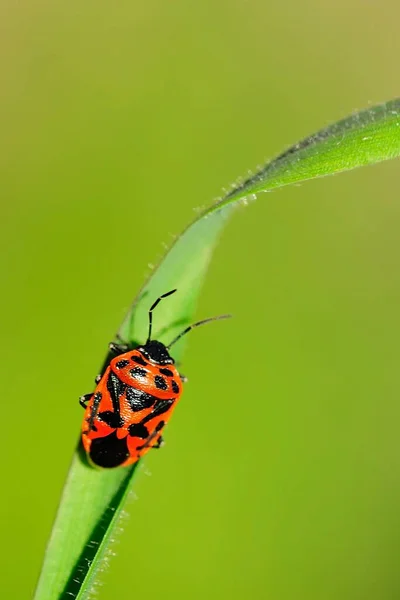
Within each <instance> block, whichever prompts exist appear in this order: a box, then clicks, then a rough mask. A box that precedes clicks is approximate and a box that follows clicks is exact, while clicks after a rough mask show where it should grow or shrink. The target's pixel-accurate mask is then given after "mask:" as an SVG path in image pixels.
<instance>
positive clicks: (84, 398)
mask: <svg viewBox="0 0 400 600" xmlns="http://www.w3.org/2000/svg"><path fill="white" fill-rule="evenodd" d="M92 398H93V392H92V393H91V394H84V395H83V396H81V397H80V398H79V404H80V405H81V406H82V408H86V407H87V403H88V402H89V400H91V399H92Z"/></svg>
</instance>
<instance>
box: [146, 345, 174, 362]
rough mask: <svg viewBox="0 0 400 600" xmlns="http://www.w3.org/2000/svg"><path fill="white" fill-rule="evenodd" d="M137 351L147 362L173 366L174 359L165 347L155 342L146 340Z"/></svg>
mask: <svg viewBox="0 0 400 600" xmlns="http://www.w3.org/2000/svg"><path fill="white" fill-rule="evenodd" d="M139 350H140V352H141V353H142V354H143V355H144V356H145V357H146V358H147V359H148V360H152V361H154V362H156V363H158V364H160V365H173V364H174V359H173V358H172V357H171V356H170V354H169V352H168V349H167V347H166V346H164V344H162V343H161V342H157V340H148V341H147V342H146V343H145V345H144V346H141V347H140V348H139Z"/></svg>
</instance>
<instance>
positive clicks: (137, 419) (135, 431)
mask: <svg viewBox="0 0 400 600" xmlns="http://www.w3.org/2000/svg"><path fill="white" fill-rule="evenodd" d="M175 292H176V290H172V291H170V292H167V293H166V294H163V295H162V296H160V297H159V298H157V300H156V301H155V302H154V303H153V305H152V306H151V307H150V310H149V334H148V337H147V341H146V343H145V344H143V345H140V346H134V347H133V346H130V345H129V344H110V350H111V352H112V353H113V354H115V356H114V357H113V358H112V359H111V360H110V361H109V363H108V365H107V366H106V368H105V370H104V373H103V374H102V375H101V376H99V377H98V378H97V379H96V383H97V386H96V389H95V391H94V392H93V393H92V394H86V395H85V396H82V397H81V398H80V400H79V401H80V404H81V405H82V406H83V407H84V408H85V416H84V419H83V424H82V443H83V447H84V449H85V451H86V453H87V456H88V459H89V461H90V463H92V464H93V465H95V466H97V467H102V468H112V467H118V466H128V465H132V464H134V463H135V462H137V461H138V460H139V458H141V457H142V456H143V455H144V454H146V452H148V451H149V450H150V448H159V447H160V446H161V444H162V441H163V440H162V435H161V432H162V430H163V428H164V426H165V425H166V423H167V422H168V419H169V418H170V417H171V414H172V412H173V410H174V409H175V406H176V405H177V403H178V401H179V400H180V397H181V395H182V387H183V383H184V378H183V377H182V376H181V375H179V373H178V371H177V369H176V367H175V364H174V359H173V358H172V356H171V355H170V353H169V350H170V348H171V346H173V345H174V344H175V343H176V342H177V341H178V340H179V339H180V338H181V337H182V336H183V335H186V333H188V332H189V331H191V330H192V329H194V328H195V327H198V326H199V325H204V324H205V323H209V322H210V321H215V320H218V319H225V318H227V317H229V316H230V315H221V316H219V317H212V318H210V319H204V320H202V321H198V322H197V323H194V324H193V325H190V326H189V327H187V328H186V329H184V331H182V332H181V333H180V334H179V335H178V336H177V337H176V338H175V339H173V340H172V342H171V343H170V344H168V345H167V346H165V345H164V344H163V343H161V342H159V341H157V340H152V339H151V333H152V323H153V310H154V309H155V308H156V306H157V305H158V304H159V302H160V301H161V300H162V299H163V298H166V297H167V296H170V295H171V294H173V293H175Z"/></svg>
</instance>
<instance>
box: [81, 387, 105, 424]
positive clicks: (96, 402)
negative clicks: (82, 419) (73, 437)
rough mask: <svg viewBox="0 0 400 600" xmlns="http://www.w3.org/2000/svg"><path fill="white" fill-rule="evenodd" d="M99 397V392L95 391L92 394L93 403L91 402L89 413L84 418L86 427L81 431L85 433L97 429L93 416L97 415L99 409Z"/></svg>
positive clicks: (100, 397) (100, 396)
mask: <svg viewBox="0 0 400 600" xmlns="http://www.w3.org/2000/svg"><path fill="white" fill-rule="evenodd" d="M92 395H93V394H92ZM101 399H102V395H101V393H100V392H97V393H96V394H94V395H93V403H92V406H91V410H90V415H89V417H88V418H87V419H86V421H87V423H88V428H87V430H86V431H84V432H83V433H86V434H87V433H90V432H91V431H97V428H96V425H95V424H94V420H95V418H96V416H97V413H98V411H99V406H100V402H101Z"/></svg>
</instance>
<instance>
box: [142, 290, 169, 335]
mask: <svg viewBox="0 0 400 600" xmlns="http://www.w3.org/2000/svg"><path fill="white" fill-rule="evenodd" d="M175 292H176V289H174V290H171V291H170V292H167V293H166V294H163V295H162V296H160V297H159V298H157V300H156V301H155V302H154V304H152V305H151V307H150V310H149V335H148V336H147V342H146V344H147V343H148V342H149V341H150V340H151V330H152V327H153V310H154V309H155V307H156V306H157V304H159V303H160V302H161V300H162V299H163V298H166V297H167V296H170V295H171V294H175Z"/></svg>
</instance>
